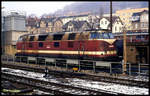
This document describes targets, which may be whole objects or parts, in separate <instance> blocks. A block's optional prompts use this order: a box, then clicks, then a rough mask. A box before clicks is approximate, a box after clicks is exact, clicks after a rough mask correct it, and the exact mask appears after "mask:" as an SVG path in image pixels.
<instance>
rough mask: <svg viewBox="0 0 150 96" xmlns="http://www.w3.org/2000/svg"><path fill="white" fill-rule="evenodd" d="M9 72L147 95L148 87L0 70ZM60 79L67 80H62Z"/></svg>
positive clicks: (51, 80) (75, 84)
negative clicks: (45, 76) (46, 76)
mask: <svg viewBox="0 0 150 96" xmlns="http://www.w3.org/2000/svg"><path fill="white" fill-rule="evenodd" d="M4 70H5V72H7V71H8V72H9V73H11V74H17V75H21V76H25V77H30V78H37V79H40V80H45V81H50V82H55V83H63V84H65V85H73V86H79V87H84V88H88V89H94V90H98V89H102V90H107V91H112V92H118V93H124V94H128V95H149V89H148V88H139V87H129V86H125V85H120V84H114V83H105V82H96V81H91V80H82V79H78V78H55V77H53V76H49V78H43V76H44V74H42V73H35V72H29V71H23V70H16V69H10V68H2V71H3V72H4ZM62 79H63V80H64V79H65V81H67V82H62Z"/></svg>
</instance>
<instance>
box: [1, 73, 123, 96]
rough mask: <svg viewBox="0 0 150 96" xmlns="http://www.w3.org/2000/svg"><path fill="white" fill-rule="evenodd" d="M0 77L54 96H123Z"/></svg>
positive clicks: (5, 75) (42, 81)
mask: <svg viewBox="0 0 150 96" xmlns="http://www.w3.org/2000/svg"><path fill="white" fill-rule="evenodd" d="M1 77H2V79H6V80H10V81H15V82H19V83H22V84H26V85H29V86H32V87H35V88H38V89H39V90H42V91H45V92H52V93H54V94H56V95H110V94H113V95H123V94H121V93H117V92H111V91H105V90H101V89H99V90H98V91H97V90H91V89H85V88H80V87H75V86H70V85H64V84H59V83H54V82H49V81H44V80H39V79H36V78H29V77H22V76H18V75H14V74H9V73H4V72H2V74H1Z"/></svg>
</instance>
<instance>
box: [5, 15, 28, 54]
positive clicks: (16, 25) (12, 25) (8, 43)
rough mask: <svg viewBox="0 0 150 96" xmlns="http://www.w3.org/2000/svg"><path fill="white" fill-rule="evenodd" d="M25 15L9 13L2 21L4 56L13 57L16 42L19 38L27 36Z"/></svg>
mask: <svg viewBox="0 0 150 96" xmlns="http://www.w3.org/2000/svg"><path fill="white" fill-rule="evenodd" d="M25 18H26V17H25V15H22V14H19V13H18V12H11V14H10V15H8V16H6V17H5V19H4V38H5V45H4V47H5V54H9V55H14V54H15V52H16V42H17V40H18V38H19V36H21V35H23V34H27V31H26V27H25Z"/></svg>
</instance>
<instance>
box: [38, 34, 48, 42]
mask: <svg viewBox="0 0 150 96" xmlns="http://www.w3.org/2000/svg"><path fill="white" fill-rule="evenodd" d="M47 37H48V35H39V38H38V41H44V40H46V38H47Z"/></svg>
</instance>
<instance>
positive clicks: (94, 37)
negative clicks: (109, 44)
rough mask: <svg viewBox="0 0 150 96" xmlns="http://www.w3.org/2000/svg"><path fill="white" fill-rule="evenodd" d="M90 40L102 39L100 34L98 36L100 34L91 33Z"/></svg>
mask: <svg viewBox="0 0 150 96" xmlns="http://www.w3.org/2000/svg"><path fill="white" fill-rule="evenodd" d="M90 38H91V39H103V36H102V34H100V33H97V32H93V33H91V36H90Z"/></svg>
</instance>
